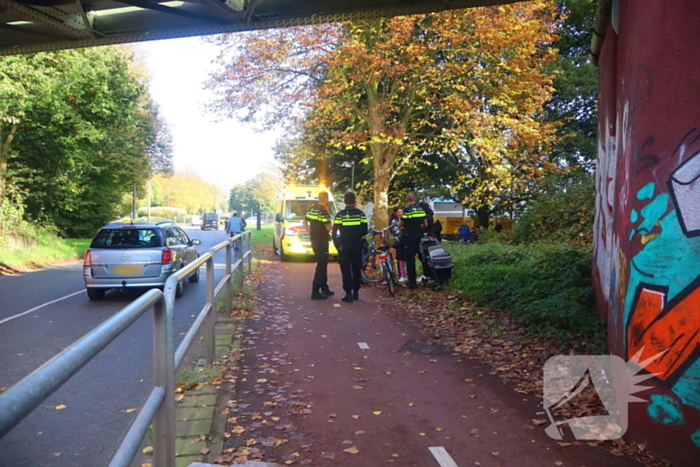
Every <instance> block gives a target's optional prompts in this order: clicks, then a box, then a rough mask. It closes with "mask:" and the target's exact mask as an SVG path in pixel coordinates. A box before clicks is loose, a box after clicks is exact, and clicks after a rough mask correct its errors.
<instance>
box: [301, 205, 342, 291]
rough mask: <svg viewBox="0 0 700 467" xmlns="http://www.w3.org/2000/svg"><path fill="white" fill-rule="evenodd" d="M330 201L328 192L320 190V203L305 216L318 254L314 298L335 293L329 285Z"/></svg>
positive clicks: (305, 222) (312, 242)
mask: <svg viewBox="0 0 700 467" xmlns="http://www.w3.org/2000/svg"><path fill="white" fill-rule="evenodd" d="M328 202H329V197H328V192H326V191H322V192H320V193H319V194H318V204H316V205H314V206H312V207H311V209H309V212H307V213H306V217H304V226H305V227H306V228H307V229H309V237H310V238H311V248H312V249H313V250H314V255H315V256H316V272H315V273H314V280H313V283H312V284H311V299H312V300H323V299H326V298H328V297H329V296H331V295H334V293H335V292H333V291H332V290H331V289H330V288H329V287H328V241H329V238H328V232H330V230H331V216H330V214H328Z"/></svg>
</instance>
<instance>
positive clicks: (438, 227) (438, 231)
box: [433, 221, 442, 242]
mask: <svg viewBox="0 0 700 467" xmlns="http://www.w3.org/2000/svg"><path fill="white" fill-rule="evenodd" d="M433 232H434V233H435V238H437V241H438V242H442V222H440V221H435V223H434V224H433Z"/></svg>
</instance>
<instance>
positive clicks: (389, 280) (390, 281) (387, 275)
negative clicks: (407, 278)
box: [383, 264, 396, 297]
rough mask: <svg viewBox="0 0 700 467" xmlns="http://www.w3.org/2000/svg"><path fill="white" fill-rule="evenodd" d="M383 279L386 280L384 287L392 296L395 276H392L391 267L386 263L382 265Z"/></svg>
mask: <svg viewBox="0 0 700 467" xmlns="http://www.w3.org/2000/svg"><path fill="white" fill-rule="evenodd" d="M383 269H384V280H385V281H386V288H387V289H388V290H389V294H390V295H391V296H392V297H393V296H394V285H395V284H394V283H395V279H396V278H395V277H394V271H392V268H391V267H390V266H389V265H388V264H385V265H384V268H383Z"/></svg>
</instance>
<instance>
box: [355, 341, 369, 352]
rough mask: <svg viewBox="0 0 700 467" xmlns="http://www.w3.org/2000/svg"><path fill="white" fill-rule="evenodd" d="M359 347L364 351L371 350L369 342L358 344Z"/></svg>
mask: <svg viewBox="0 0 700 467" xmlns="http://www.w3.org/2000/svg"><path fill="white" fill-rule="evenodd" d="M357 345H359V346H360V348H361V349H362V350H367V349H369V345H367V342H358V343H357Z"/></svg>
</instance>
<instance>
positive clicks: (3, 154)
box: [0, 123, 17, 198]
mask: <svg viewBox="0 0 700 467" xmlns="http://www.w3.org/2000/svg"><path fill="white" fill-rule="evenodd" d="M1 128H2V127H1V126H0V129H1ZM16 131H17V124H16V123H15V124H13V125H10V133H9V134H8V135H7V137H6V138H5V140H4V141H3V140H2V138H1V136H2V132H0V198H2V197H3V196H5V176H6V175H7V156H8V155H9V154H10V144H12V139H13V138H14V137H15V132H16Z"/></svg>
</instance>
